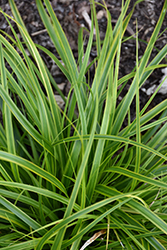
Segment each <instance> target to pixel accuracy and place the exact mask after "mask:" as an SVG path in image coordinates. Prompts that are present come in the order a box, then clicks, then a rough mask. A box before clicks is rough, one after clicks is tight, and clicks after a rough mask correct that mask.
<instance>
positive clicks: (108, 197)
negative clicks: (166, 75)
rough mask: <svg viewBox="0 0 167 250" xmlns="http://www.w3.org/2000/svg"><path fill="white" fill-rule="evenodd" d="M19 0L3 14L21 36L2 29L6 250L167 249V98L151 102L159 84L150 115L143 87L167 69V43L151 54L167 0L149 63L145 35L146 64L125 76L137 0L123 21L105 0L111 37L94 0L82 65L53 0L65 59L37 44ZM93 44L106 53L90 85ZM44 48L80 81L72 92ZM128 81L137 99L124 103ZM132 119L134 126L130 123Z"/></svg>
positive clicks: (0, 224)
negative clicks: (122, 65) (124, 49)
mask: <svg viewBox="0 0 167 250" xmlns="http://www.w3.org/2000/svg"><path fill="white" fill-rule="evenodd" d="M139 2H141V1H136V3H135V5H134V8H135V6H136V4H138V3H139ZM9 3H10V6H11V10H12V12H13V16H14V18H11V17H9V16H8V15H7V14H5V13H3V14H4V15H5V17H6V20H7V21H8V23H9V25H10V27H11V31H12V32H13V36H12V37H11V36H9V35H8V34H6V33H4V32H2V31H1V34H0V51H1V53H0V104H1V106H0V107H1V113H2V122H1V123H0V248H1V250H14V249H19V250H23V249H26V250H30V249H36V250H42V249H47V250H48V249H51V250H55V249H56V250H62V249H70V250H74V249H75V250H76V249H81V250H84V249H85V248H86V249H97V250H104V249H143V250H145V249H148V250H149V249H159V250H164V249H166V248H167V216H166V212H167V206H166V201H167V184H166V179H167V176H166V161H167V146H166V140H167V132H166V131H167V123H166V120H167V117H166V115H167V109H166V107H167V100H164V101H162V102H161V103H159V104H158V105H157V106H155V107H154V108H152V109H147V107H148V106H149V104H150V103H151V102H152V100H153V98H154V97H155V95H156V93H157V91H158V89H157V90H156V92H155V93H154V94H153V95H152V96H151V98H150V99H149V101H148V102H147V103H146V104H145V106H144V108H143V109H142V110H140V103H139V89H140V88H141V87H142V85H143V84H144V82H145V81H146V80H147V78H148V77H149V76H150V75H151V73H152V72H153V71H154V70H155V69H156V68H158V67H165V66H166V65H163V64H160V63H161V61H162V60H163V59H164V58H165V56H166V54H167V46H165V47H164V48H162V49H161V50H160V51H159V52H157V55H156V57H155V58H154V59H153V60H150V55H151V52H152V50H153V48H154V44H155V42H156V40H157V38H158V35H159V32H160V29H161V25H162V22H163V19H164V17H165V13H166V9H167V1H164V6H163V8H162V11H161V14H160V16H159V20H158V22H157V24H156V27H155V29H154V32H153V33H152V36H151V38H150V40H149V42H148V44H147V47H146V50H145V52H144V54H143V56H142V58H141V59H140V61H139V60H138V52H137V50H138V48H137V47H138V38H137V34H136V67H135V69H134V71H132V72H131V73H130V74H128V75H126V76H124V77H122V78H120V79H119V78H118V74H119V62H120V58H121V57H120V54H121V46H122V43H123V38H124V33H125V30H126V28H127V25H128V23H129V21H130V19H131V16H132V13H133V10H134V8H133V9H132V11H131V12H129V14H127V10H128V6H129V4H130V0H127V1H125V4H124V3H122V11H121V14H120V16H119V18H118V21H117V23H116V25H115V27H114V28H113V27H112V25H111V16H110V13H109V11H108V10H107V8H106V6H105V2H104V5H103V8H104V9H105V11H106V13H107V29H106V34H105V38H104V40H103V41H101V39H100V33H99V28H98V22H97V19H96V3H95V1H94V0H90V4H91V8H92V12H91V13H92V14H91V19H92V21H93V22H92V27H91V30H90V32H89V39H88V43H87V47H86V49H85V48H84V38H83V28H81V29H80V31H79V34H78V60H77V62H76V58H74V55H73V52H72V50H71V48H70V45H69V43H68V40H67V38H66V36H65V33H64V32H63V30H62V27H61V25H60V23H59V21H58V19H57V17H56V15H55V13H54V11H53V9H52V7H51V4H50V2H49V1H48V0H44V3H45V7H44V5H43V3H42V1H39V0H36V5H37V8H38V11H39V14H40V16H41V19H42V21H43V23H44V25H45V27H46V30H47V32H48V34H49V36H50V38H51V40H52V42H53V44H54V46H55V48H56V51H57V53H58V54H59V59H58V58H57V57H56V56H55V55H54V54H52V53H51V52H50V51H48V50H47V49H46V48H44V47H42V46H40V45H38V44H34V42H33V41H32V39H31V37H30V35H29V34H28V32H27V30H26V28H25V24H24V23H23V21H22V19H21V16H20V14H19V12H18V10H17V8H16V5H15V2H14V0H9ZM1 13H2V11H1ZM11 19H13V20H14V21H15V22H16V24H17V26H18V29H19V31H20V34H21V36H22V42H21V41H20V39H19V37H18V36H17V34H16V32H15V30H14V29H13V27H12V25H11V23H10V20H11ZM94 28H95V31H96V32H95V34H96V35H95V36H96V38H95V39H94ZM92 46H96V51H97V57H96V58H95V60H94V61H93V63H94V66H95V73H94V76H93V80H92V82H91V83H90V82H89V81H88V79H87V77H86V76H87V73H88V72H89V69H90V67H91V65H92V64H93V63H91V64H88V62H89V58H90V52H91V48H92ZM27 50H28V51H29V54H28V53H27V52H26V51H27ZM41 50H42V51H43V52H44V53H46V54H47V55H48V56H49V57H50V58H51V59H52V60H53V61H54V62H55V64H56V65H57V66H58V67H59V68H60V70H61V71H62V73H63V74H64V76H65V77H66V78H67V80H68V81H69V82H70V84H71V89H70V91H69V94H68V96H67V98H65V97H64V96H63V93H62V92H61V91H60V90H59V88H58V86H57V84H56V80H54V79H53V77H52V75H51V73H50V72H49V70H48V69H47V67H46V65H45V63H44V61H43V60H42V57H41V56H40V51H41ZM29 55H31V57H30V56H29ZM6 65H9V66H10V68H9V67H7V66H6ZM130 79H131V82H132V83H131V85H130V88H129V90H128V92H127V94H126V95H125V96H124V98H123V99H122V100H121V101H120V102H119V104H117V100H118V98H119V95H120V93H121V90H122V89H123V88H124V87H125V86H126V84H127V82H128V80H130ZM159 87H160V86H159ZM55 90H57V91H58V92H59V94H60V95H61V97H62V98H63V99H64V101H65V108H64V110H61V109H60V107H59V106H58V105H57V102H56V100H55V97H54V92H55ZM134 99H135V101H136V118H135V119H134V120H133V121H132V119H131V112H130V106H131V104H132V101H133V100H134ZM76 107H77V112H76ZM126 117H128V124H127V125H126V126H123V123H124V120H125V119H126ZM157 117H158V118H157ZM154 118H155V119H154ZM101 236H102V237H103V240H102V239H101Z"/></svg>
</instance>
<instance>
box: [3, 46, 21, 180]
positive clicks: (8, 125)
mask: <svg viewBox="0 0 167 250" xmlns="http://www.w3.org/2000/svg"><path fill="white" fill-rule="evenodd" d="M0 51H1V53H0V75H1V82H2V87H3V88H4V90H5V91H6V93H8V85H7V78H6V72H5V63H4V58H3V50H2V44H1V42H0ZM4 113H5V132H6V138H7V147H8V151H9V152H10V153H13V154H15V153H16V149H15V141H14V132H13V124H12V116H11V112H10V110H9V108H8V107H7V106H6V104H5V103H4ZM11 168H12V172H13V175H14V178H15V180H16V181H19V182H20V175H19V169H18V166H17V165H16V164H13V163H11Z"/></svg>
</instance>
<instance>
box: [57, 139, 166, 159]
mask: <svg viewBox="0 0 167 250" xmlns="http://www.w3.org/2000/svg"><path fill="white" fill-rule="evenodd" d="M89 138H90V135H83V136H82V139H83V140H87V139H89ZM94 139H95V140H111V141H117V142H120V143H125V144H130V145H133V146H137V147H140V148H142V149H145V150H147V151H149V152H151V153H153V154H155V155H157V156H159V157H160V158H163V159H165V160H167V157H166V156H165V155H163V154H161V153H160V152H158V151H157V150H155V149H153V148H150V147H148V146H147V145H144V144H142V143H138V142H135V141H132V140H130V139H127V138H125V137H120V136H114V135H94ZM76 140H80V137H79V136H72V137H68V138H65V139H64V140H60V141H58V142H56V143H55V145H56V144H59V143H64V142H70V141H76Z"/></svg>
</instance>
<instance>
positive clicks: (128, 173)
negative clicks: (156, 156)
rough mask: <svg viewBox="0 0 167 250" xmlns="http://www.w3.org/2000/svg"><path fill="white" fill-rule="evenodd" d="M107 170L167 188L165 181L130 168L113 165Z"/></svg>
mask: <svg viewBox="0 0 167 250" xmlns="http://www.w3.org/2000/svg"><path fill="white" fill-rule="evenodd" d="M107 172H114V173H117V174H121V175H125V176H127V177H129V178H132V179H136V180H138V181H140V182H144V183H149V184H151V185H154V186H157V187H161V188H165V189H167V184H166V183H165V182H163V181H158V180H154V179H151V178H149V177H147V176H144V175H141V174H138V173H135V172H132V171H130V170H128V169H124V168H121V167H111V168H109V169H108V170H107Z"/></svg>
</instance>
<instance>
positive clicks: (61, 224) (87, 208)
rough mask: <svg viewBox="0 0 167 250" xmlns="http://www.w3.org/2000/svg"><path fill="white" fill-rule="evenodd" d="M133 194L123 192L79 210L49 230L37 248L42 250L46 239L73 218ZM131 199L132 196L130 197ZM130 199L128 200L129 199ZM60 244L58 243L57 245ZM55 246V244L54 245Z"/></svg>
mask: <svg viewBox="0 0 167 250" xmlns="http://www.w3.org/2000/svg"><path fill="white" fill-rule="evenodd" d="M129 196H131V195H130V194H127V195H126V194H123V195H117V196H115V197H111V198H108V199H105V200H102V201H100V202H97V203H95V204H93V205H91V206H89V207H86V208H84V209H82V210H80V211H79V212H77V213H75V214H73V215H71V216H69V217H67V218H65V219H63V221H62V222H60V223H59V224H58V225H55V226H54V227H53V228H52V229H51V230H50V231H48V232H47V233H46V234H45V235H44V236H43V237H42V239H41V241H40V242H39V244H38V246H37V249H36V250H41V249H42V247H43V245H44V244H45V243H46V241H48V240H49V239H50V238H51V237H53V236H54V235H55V234H56V231H57V230H59V232H60V231H61V230H60V228H62V227H64V226H66V225H67V224H69V223H70V222H72V221H73V220H75V219H78V218H79V217H81V216H83V215H85V214H87V213H90V212H91V211H94V210H96V209H99V208H100V207H103V206H105V205H107V204H109V203H111V202H112V201H114V200H118V199H121V197H128V198H129ZM129 199H131V198H129ZM129 199H128V200H129ZM57 246H58V245H57ZM52 247H53V246H52Z"/></svg>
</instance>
